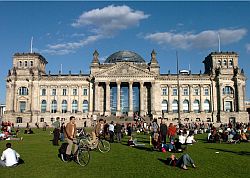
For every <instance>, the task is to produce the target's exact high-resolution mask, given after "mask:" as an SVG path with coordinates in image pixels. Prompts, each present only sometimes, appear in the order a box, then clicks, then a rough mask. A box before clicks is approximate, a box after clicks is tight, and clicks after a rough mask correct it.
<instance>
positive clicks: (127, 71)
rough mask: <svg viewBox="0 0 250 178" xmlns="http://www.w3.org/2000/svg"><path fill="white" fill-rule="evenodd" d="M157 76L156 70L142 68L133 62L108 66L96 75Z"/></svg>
mask: <svg viewBox="0 0 250 178" xmlns="http://www.w3.org/2000/svg"><path fill="white" fill-rule="evenodd" d="M116 76H117V77H120V76H123V77H126V76H127V77H155V76H157V75H156V74H155V73H154V72H150V71H148V69H142V68H140V67H137V66H135V65H133V64H131V63H126V62H124V63H119V64H117V65H115V66H112V67H110V68H107V69H105V70H103V71H101V72H99V73H97V74H95V77H116Z"/></svg>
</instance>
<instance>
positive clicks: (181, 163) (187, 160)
mask: <svg viewBox="0 0 250 178" xmlns="http://www.w3.org/2000/svg"><path fill="white" fill-rule="evenodd" d="M167 164H169V165H171V166H178V167H180V168H182V169H184V170H188V168H187V166H188V165H191V166H192V167H193V168H196V166H195V164H194V161H193V159H192V158H191V157H190V156H189V155H188V154H187V153H185V154H183V155H182V156H181V157H180V158H176V157H175V154H172V155H171V156H170V158H167Z"/></svg>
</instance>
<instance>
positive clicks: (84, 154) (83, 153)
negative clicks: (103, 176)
mask: <svg viewBox="0 0 250 178" xmlns="http://www.w3.org/2000/svg"><path fill="white" fill-rule="evenodd" d="M89 160H90V154H89V150H88V148H87V147H85V146H80V147H79V148H78V150H77V158H76V161H77V163H78V164H79V165H81V166H86V165H87V164H88V163H89Z"/></svg>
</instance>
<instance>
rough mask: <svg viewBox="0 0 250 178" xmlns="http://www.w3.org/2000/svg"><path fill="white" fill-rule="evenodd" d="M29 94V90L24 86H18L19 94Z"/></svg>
mask: <svg viewBox="0 0 250 178" xmlns="http://www.w3.org/2000/svg"><path fill="white" fill-rule="evenodd" d="M28 94H29V90H28V88H26V87H20V88H19V95H28Z"/></svg>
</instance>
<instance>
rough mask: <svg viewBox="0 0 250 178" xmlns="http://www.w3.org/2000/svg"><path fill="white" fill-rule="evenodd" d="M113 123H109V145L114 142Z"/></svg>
mask: <svg viewBox="0 0 250 178" xmlns="http://www.w3.org/2000/svg"><path fill="white" fill-rule="evenodd" d="M114 129H115V127H114V122H113V121H111V123H110V124H109V137H110V138H109V139H110V143H113V142H114Z"/></svg>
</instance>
